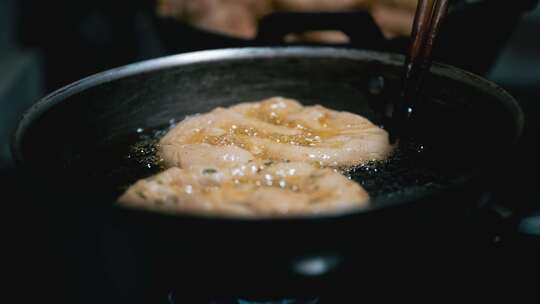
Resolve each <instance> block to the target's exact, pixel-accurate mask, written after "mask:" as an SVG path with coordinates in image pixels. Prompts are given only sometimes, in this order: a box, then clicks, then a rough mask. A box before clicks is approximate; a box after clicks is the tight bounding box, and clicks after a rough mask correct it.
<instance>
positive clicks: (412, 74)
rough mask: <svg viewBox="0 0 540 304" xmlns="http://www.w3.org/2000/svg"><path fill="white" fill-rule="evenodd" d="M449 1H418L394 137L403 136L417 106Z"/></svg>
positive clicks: (396, 110)
mask: <svg viewBox="0 0 540 304" xmlns="http://www.w3.org/2000/svg"><path fill="white" fill-rule="evenodd" d="M448 2H449V0H419V1H418V6H417V8H416V14H415V16H414V23H413V28H412V32H411V45H410V47H409V51H408V53H407V58H406V61H405V71H404V73H403V84H402V90H401V95H400V98H399V99H398V101H397V103H396V104H395V105H394V109H393V113H392V120H393V126H394V127H393V129H394V130H393V132H392V133H394V134H391V136H392V137H393V138H394V139H395V138H399V137H401V136H402V135H404V132H405V129H406V123H407V120H408V119H409V117H410V116H411V115H412V113H413V112H414V111H415V110H416V107H417V106H418V103H419V99H420V93H421V91H422V90H421V86H422V84H423V80H424V77H425V74H426V73H427V72H429V69H430V67H431V64H432V56H431V55H432V51H433V44H434V42H435V38H436V37H437V34H438V33H439V29H440V26H441V24H442V22H443V20H444V17H445V16H446V14H447V12H448Z"/></svg>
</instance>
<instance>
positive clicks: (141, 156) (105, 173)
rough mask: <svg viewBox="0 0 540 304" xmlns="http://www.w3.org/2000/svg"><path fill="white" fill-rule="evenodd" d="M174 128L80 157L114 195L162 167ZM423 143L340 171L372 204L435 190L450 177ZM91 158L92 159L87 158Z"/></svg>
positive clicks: (137, 133) (140, 133) (136, 135)
mask: <svg viewBox="0 0 540 304" xmlns="http://www.w3.org/2000/svg"><path fill="white" fill-rule="evenodd" d="M173 127H174V123H173V122H171V123H170V124H169V125H166V126H161V127H157V128H150V129H142V128H140V129H136V130H134V132H132V133H131V134H128V135H127V136H122V140H118V141H114V140H112V141H111V144H110V145H106V146H104V147H102V148H100V149H98V151H96V152H94V153H91V155H92V156H91V157H88V159H85V158H83V159H82V162H81V163H84V164H85V167H86V169H85V170H86V171H85V170H82V171H81V170H80V169H81V168H80V167H78V170H79V172H86V173H84V174H88V175H90V176H93V177H95V180H96V181H97V183H98V184H99V185H100V187H108V188H109V189H111V191H112V193H114V196H115V197H118V196H119V195H120V194H122V193H123V192H124V191H125V190H126V189H127V188H128V187H129V186H130V185H132V184H133V183H135V182H136V181H137V180H139V179H142V178H147V177H149V176H152V175H154V174H157V173H159V172H160V171H162V170H163V169H164V167H163V165H162V159H160V157H159V155H158V153H157V151H158V143H159V140H160V139H161V138H162V137H163V136H164V135H165V134H166V133H167V132H168V131H169V130H170V129H172V128H173ZM422 153H423V146H422V145H419V144H417V143H415V142H414V141H409V142H407V144H402V145H399V147H398V148H396V149H395V151H394V153H393V154H392V155H391V156H390V157H389V158H387V159H386V160H383V161H373V162H369V163H367V164H364V165H361V166H357V167H354V168H347V169H346V170H340V172H341V173H343V174H344V175H346V176H347V177H348V178H350V179H351V180H353V181H355V182H357V183H359V184H360V185H361V186H362V187H363V188H364V189H365V190H366V191H367V192H368V193H369V195H370V201H371V204H372V205H377V204H378V202H379V201H384V199H385V198H386V197H391V196H396V195H400V194H401V193H403V192H404V191H410V190H411V189H415V190H414V191H416V190H417V189H435V188H438V187H442V186H444V185H446V184H448V181H450V180H451V178H452V176H451V175H449V174H447V173H442V172H440V171H438V170H436V169H433V168H429V167H428V166H426V165H425V163H424V162H422V161H421V159H422ZM90 158H92V159H94V160H95V161H93V162H92V161H90V160H89V159H90Z"/></svg>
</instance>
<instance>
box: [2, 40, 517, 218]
mask: <svg viewBox="0 0 540 304" xmlns="http://www.w3.org/2000/svg"><path fill="white" fill-rule="evenodd" d="M295 56H297V57H304V58H305V57H310V58H336V59H337V58H341V59H351V60H367V61H377V62H381V63H383V64H387V65H394V66H401V65H402V64H403V62H404V56H403V55H401V54H395V53H386V52H378V51H368V50H359V49H349V48H337V47H313V46H294V47H291V46H289V47H243V48H226V49H215V50H204V51H196V52H189V53H183V54H177V55H171V56H165V57H160V58H155V59H150V60H145V61H140V62H135V63H132V64H128V65H125V66H121V67H117V68H113V69H110V70H106V71H103V72H100V73H97V74H94V75H90V76H88V77H85V78H82V79H80V80H78V81H76V82H73V83H71V84H68V85H66V86H64V87H62V88H60V89H58V90H55V91H53V92H52V93H50V94H48V95H46V96H45V97H43V98H41V99H40V100H39V101H37V102H36V103H35V104H34V105H33V106H32V107H30V108H29V109H28V110H26V111H25V113H24V114H23V116H22V118H21V119H20V120H19V122H18V124H17V128H16V131H15V133H14V134H13V137H12V141H11V151H12V155H13V158H14V160H15V164H16V166H17V167H18V168H24V167H25V159H24V156H23V153H22V149H21V148H22V147H21V146H22V141H23V138H24V137H25V134H26V132H27V130H28V129H29V128H30V127H31V126H32V124H33V123H34V122H35V121H37V120H38V119H39V118H40V117H42V116H43V115H44V114H45V113H46V112H47V111H48V110H49V109H51V108H53V107H54V106H55V105H57V104H60V103H62V102H65V101H66V100H69V97H70V96H72V95H75V94H77V93H80V92H82V91H84V90H86V89H89V88H92V87H95V86H98V85H100V84H103V83H108V82H112V81H116V80H119V79H122V78H126V77H129V76H133V75H136V74H141V73H148V72H152V71H156V70H160V69H164V68H171V67H177V66H185V65H192V64H196V63H207V62H212V61H223V60H242V59H269V58H279V57H282V58H283V57H295ZM431 73H433V74H435V75H438V76H442V77H445V78H450V79H452V80H454V81H458V82H461V83H464V82H468V83H470V84H471V85H474V86H475V87H476V88H478V89H480V90H482V91H484V92H486V93H489V94H491V95H493V96H497V97H498V98H497V99H498V100H500V101H501V103H502V105H503V106H504V107H505V108H506V110H508V111H509V112H510V113H511V114H512V116H513V118H514V119H515V120H516V128H515V130H514V134H513V135H514V136H513V141H512V142H511V143H509V149H513V148H514V147H515V146H516V144H517V142H518V141H519V138H520V136H521V134H522V131H523V127H524V114H523V111H522V109H521V107H520V106H519V104H518V103H517V101H516V100H515V98H514V97H512V96H511V95H510V94H509V93H507V92H506V91H505V90H504V89H503V88H501V87H500V86H498V85H497V84H495V83H493V82H491V81H489V80H487V79H485V78H483V77H480V76H478V75H476V74H473V73H471V72H468V71H465V70H462V69H459V68H457V67H454V66H451V65H447V64H443V63H438V62H435V63H434V64H433V66H432V69H431ZM473 175H476V174H473ZM447 188H452V187H451V186H450V187H445V189H447ZM440 192H441V189H439V190H433V191H428V192H425V196H429V195H433V194H436V193H440ZM411 201H414V198H412V197H409V199H402V200H400V202H399V203H397V204H386V203H385V204H381V205H380V206H376V207H370V208H353V209H347V210H344V211H338V212H329V213H324V214H306V215H297V216H288V217H277V218H276V217H254V218H252V219H251V218H247V219H245V218H241V217H223V216H215V215H214V216H201V215H195V216H192V215H188V217H197V218H210V219H220V220H247V221H252V220H258V221H261V220H286V221H287V220H292V219H313V218H315V219H322V218H336V217H343V216H348V215H354V214H358V213H364V212H366V211H375V210H378V209H381V208H387V207H390V206H395V205H402V204H405V203H410V202H411ZM147 213H154V214H158V215H163V214H160V213H157V212H147ZM174 216H175V217H179V215H174Z"/></svg>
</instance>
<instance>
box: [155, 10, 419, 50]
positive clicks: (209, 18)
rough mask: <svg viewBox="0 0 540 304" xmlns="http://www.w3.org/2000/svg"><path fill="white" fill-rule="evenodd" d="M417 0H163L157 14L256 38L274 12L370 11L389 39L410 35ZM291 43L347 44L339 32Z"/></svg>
mask: <svg viewBox="0 0 540 304" xmlns="http://www.w3.org/2000/svg"><path fill="white" fill-rule="evenodd" d="M416 4H417V0H160V1H159V2H158V5H157V14H158V15H159V16H161V17H166V18H175V19H177V20H180V21H183V22H186V23H189V24H190V25H192V26H195V27H198V28H200V29H203V30H207V31H212V32H216V33H221V34H227V35H231V36H234V37H238V38H244V39H253V38H255V36H256V35H257V26H258V23H259V20H260V19H261V18H262V17H264V16H266V15H269V14H271V13H274V12H340V11H367V12H369V13H370V14H371V15H372V17H373V19H374V20H375V22H376V23H377V25H378V26H379V27H380V28H381V30H382V32H383V33H384V35H385V36H386V38H394V37H399V36H408V35H409V33H410V30H411V26H412V20H413V17H414V12H415V9H416ZM286 41H288V42H299V41H306V42H326V43H347V42H348V38H347V37H346V36H345V35H344V34H343V33H341V32H337V31H319V32H306V33H297V34H290V35H289V36H288V37H287V38H286Z"/></svg>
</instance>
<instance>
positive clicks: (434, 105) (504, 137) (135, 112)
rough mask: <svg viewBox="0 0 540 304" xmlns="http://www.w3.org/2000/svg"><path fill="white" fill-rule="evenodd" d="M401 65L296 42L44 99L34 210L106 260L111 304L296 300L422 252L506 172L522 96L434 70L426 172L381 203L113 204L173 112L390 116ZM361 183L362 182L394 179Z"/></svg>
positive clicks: (179, 62)
mask: <svg viewBox="0 0 540 304" xmlns="http://www.w3.org/2000/svg"><path fill="white" fill-rule="evenodd" d="M402 62H403V58H402V57H401V56H399V55H392V54H385V53H375V52H366V51H358V50H347V49H334V48H306V47H294V48H243V49H225V50H215V51H203V52H196V53H188V54H183V55H177V56H172V57H166V58H161V59H156V60H151V61H146V62H142V63H136V64H132V65H129V66H125V67H121V68H118V69H114V70H110V71H107V72H103V73H100V74H97V75H94V76H91V77H89V78H86V79H83V80H81V81H79V82H76V83H74V84H71V85H69V86H67V87H64V88H62V89H60V90H58V91H56V92H54V93H52V94H51V95H49V96H47V97H45V98H43V99H42V100H41V101H39V102H38V103H37V104H36V105H35V106H34V107H32V108H31V109H30V110H29V111H28V112H27V113H26V114H25V116H24V118H23V119H22V121H21V123H20V125H19V127H18V130H17V132H16V135H15V141H14V145H13V152H14V155H15V158H16V160H17V162H18V165H19V166H20V167H21V168H22V169H25V170H26V171H25V172H26V173H27V176H28V183H30V184H29V189H35V190H32V192H34V193H36V194H37V195H36V203H39V204H44V203H45V202H46V203H47V204H49V205H50V214H48V216H51V217H53V218H54V219H56V221H57V223H59V224H58V225H64V226H63V227H65V230H66V238H67V237H68V236H69V237H70V238H72V239H74V240H79V241H77V242H76V243H77V244H78V245H77V246H79V248H78V249H75V250H79V254H81V256H82V257H81V258H80V260H78V259H77V258H75V261H73V260H72V263H74V264H77V263H86V264H88V263H90V264H89V265H95V267H97V268H98V269H101V272H100V273H101V275H102V276H104V277H106V280H105V282H104V281H103V280H97V279H96V281H99V283H97V282H96V283H95V284H97V285H99V284H104V285H107V286H114V287H111V289H110V291H111V294H110V295H109V296H110V298H107V299H99V301H101V302H104V301H106V300H111V301H114V300H120V301H124V302H127V301H128V300H129V301H131V302H144V301H146V300H148V299H150V298H152V299H153V300H152V301H153V303H159V300H156V299H155V298H154V297H156V296H157V297H160V296H161V297H165V295H166V294H167V291H170V290H177V291H178V290H179V292H181V293H187V292H189V291H190V290H192V289H191V288H190V287H188V286H192V284H198V283H200V284H203V285H204V286H206V287H208V288H210V287H209V286H213V287H216V288H218V289H219V287H221V288H222V289H221V292H223V290H226V291H227V292H238V293H242V292H247V291H249V292H261V293H264V292H275V291H276V290H279V291H280V292H282V293H285V294H286V293H287V292H291V290H292V291H294V292H299V291H300V290H302V289H301V288H302V286H303V287H305V286H304V285H302V284H305V283H306V282H310V284H311V283H313V284H315V283H314V281H311V280H313V279H309V280H307V281H306V280H305V279H306V278H313V277H316V278H322V279H324V278H328V276H330V277H331V278H332V279H331V280H334V279H333V278H334V277H332V275H334V274H338V273H341V272H342V271H343V268H340V267H339V266H340V265H347V263H348V262H349V261H351V260H362V261H366V260H369V258H372V257H374V256H375V254H378V253H380V252H381V248H403V246H405V247H414V246H418V245H421V244H424V245H425V244H426V242H430V241H429V237H430V236H432V235H433V231H437V230H438V229H444V228H445V227H447V226H448V225H452V223H453V222H455V220H456V218H457V216H458V215H459V214H461V212H462V211H463V210H465V209H467V208H474V207H475V206H476V205H477V204H479V203H480V202H481V197H482V195H483V194H484V193H485V192H486V191H487V190H489V186H490V184H491V183H492V182H493V180H494V178H493V177H495V176H500V175H503V173H504V170H505V168H506V166H501V164H505V161H506V160H508V158H509V157H510V155H511V154H510V153H511V151H512V148H513V147H514V145H515V143H516V141H517V140H518V138H519V136H520V134H521V129H522V125H523V116H522V113H521V110H520V108H519V106H518V105H517V103H516V101H515V100H514V99H513V98H512V97H511V96H509V95H508V94H507V93H506V92H504V91H503V90H502V89H501V88H499V87H497V86H496V85H494V84H493V83H491V82H488V81H486V80H484V79H482V78H480V77H477V76H475V75H472V74H470V73H468V72H465V71H462V70H459V69H457V68H454V67H451V66H446V65H441V64H435V65H434V66H433V68H432V73H431V75H430V77H429V79H428V80H427V83H426V97H427V102H426V103H425V104H426V106H425V107H424V108H423V109H421V111H419V113H421V114H420V115H419V117H417V118H416V120H415V121H414V122H413V123H412V129H413V130H414V132H413V134H414V135H415V136H414V137H415V139H414V143H408V144H406V145H404V146H403V147H402V148H403V149H404V150H406V149H408V148H409V146H407V145H409V144H410V145H413V146H414V148H415V149H417V148H419V147H420V146H423V149H421V150H422V152H419V153H417V154H414V153H412V154H411V153H409V152H407V153H408V154H406V155H408V156H410V158H411V159H412V160H410V162H408V163H406V164H407V165H408V166H410V167H409V168H407V171H415V170H416V169H419V170H420V171H418V172H419V173H418V176H416V178H415V176H413V177H412V179H411V180H409V181H408V182H402V181H397V182H396V183H395V184H393V185H394V187H390V188H388V189H390V190H389V191H388V192H387V193H380V194H377V195H376V196H373V199H372V204H371V207H370V208H368V209H364V210H359V211H355V212H350V213H346V214H339V215H333V216H325V215H320V216H308V217H296V218H287V219H257V220H245V219H234V218H216V217H212V216H209V217H197V216H178V217H173V216H167V215H161V214H157V213H152V212H145V211H138V210H127V209H122V208H118V207H115V206H114V205H113V202H114V198H115V197H116V195H118V194H119V192H120V191H121V190H120V189H119V187H118V179H115V176H116V175H115V174H114V172H112V173H111V170H110V169H107V168H108V167H109V166H113V167H114V166H115V163H116V161H118V160H120V159H121V158H119V155H125V154H124V153H125V151H127V150H126V147H125V146H126V145H127V140H128V139H129V138H132V137H133V134H136V130H137V129H139V128H142V129H150V128H156V127H157V128H162V127H163V126H164V125H167V124H168V122H169V120H170V119H172V118H174V119H177V120H180V119H182V118H183V117H185V116H186V115H189V114H194V113H200V112H206V111H209V110H211V109H213V108H215V107H217V106H226V105H231V104H234V103H238V102H242V101H253V100H259V99H262V98H265V97H269V96H275V95H282V96H288V97H292V98H296V99H299V100H300V101H302V102H303V103H305V104H314V103H320V104H322V105H325V106H327V107H330V108H334V109H341V110H349V111H353V112H356V113H359V114H362V115H365V116H367V117H368V118H370V119H371V120H373V121H374V122H377V123H380V122H381V113H380V110H379V109H381V108H384V107H383V105H384V103H385V102H387V101H388V100H389V99H391V98H394V97H396V96H397V88H398V86H399V83H400V78H399V76H400V72H401V65H402ZM381 84H384V85H381ZM102 147H104V148H103V149H102ZM100 151H101V152H100ZM103 151H106V152H103ZM398 164H400V163H399V162H398ZM411 164H412V165H411ZM379 169H381V170H382V171H383V173H384V170H387V171H386V173H388V172H390V173H392V172H394V173H396V172H397V173H400V174H406V172H404V171H399V170H398V171H392V170H394V169H387V168H385V167H381V168H379ZM424 169H425V170H424ZM388 170H390V171H388ZM112 171H114V170H112ZM126 172H128V173H126ZM422 172H431V173H429V174H428V175H427V176H428V179H429V178H433V179H434V181H435V182H434V183H432V182H431V181H429V180H425V181H422V176H425V175H422V174H423V173H422ZM148 174H151V169H149V171H145V169H141V168H139V169H136V170H133V171H124V173H123V174H122V178H127V179H132V180H135V179H137V178H139V177H141V176H144V175H148ZM358 174H359V175H358V176H357V178H358V179H360V180H361V181H362V180H363V179H365V180H366V181H367V184H366V188H369V187H373V185H376V186H377V187H385V186H388V183H391V184H392V183H393V182H394V181H395V180H392V177H386V179H383V180H378V179H377V176H378V173H375V174H373V172H369V174H367V175H366V174H364V173H361V172H360V173H358ZM362 174H364V175H362ZM414 174H417V173H414ZM439 178H441V180H442V181H441V180H439ZM364 182H365V181H364ZM370 182H372V183H371V184H370ZM370 185H371V186H370ZM369 189H371V188H369ZM400 246H401V247H400ZM375 249H376V250H375ZM73 250H74V249H71V254H73ZM83 253H84V254H83ZM368 264H369V263H368ZM372 266H373V265H372ZM85 271H90V272H92V271H96V270H95V269H94V267H88V269H86V270H85ZM362 271H366V267H364V268H363V270H362ZM126 273H129V275H126ZM78 274H79V275H80V276H81V277H87V275H86V273H85V272H80V273H78ZM231 274H234V276H233V278H234V279H232V278H231ZM300 278H303V279H302V280H300ZM73 280H75V279H73ZM93 284H94V283H93ZM97 285H96V286H97ZM100 286H101V285H100ZM309 286H310V287H308V290H311V292H313V289H312V288H313V286H312V285H309ZM142 287H145V288H142ZM94 288H96V287H95V286H94ZM310 288H311V289H310ZM113 291H114V292H113ZM304 291H305V290H304ZM217 292H218V293H219V291H217ZM308 292H309V291H308ZM113 295H114V296H113Z"/></svg>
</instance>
